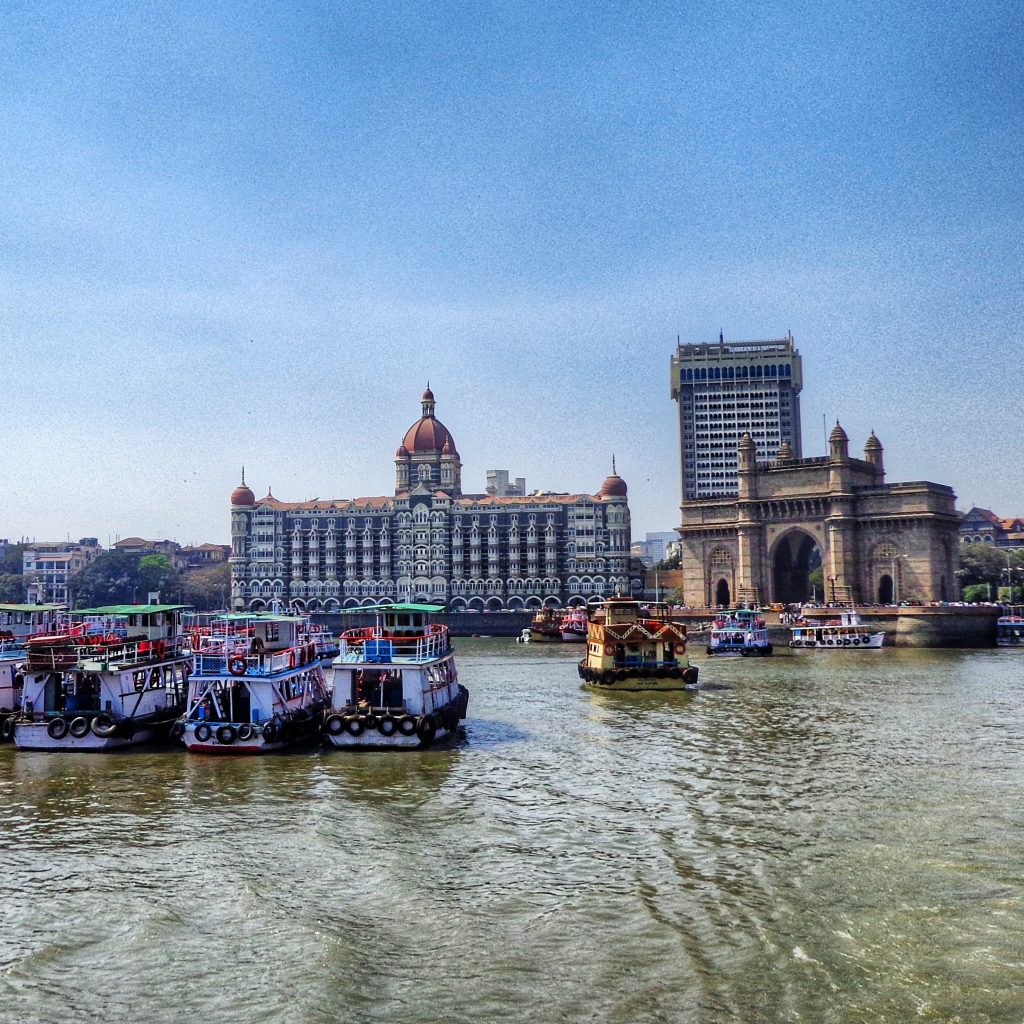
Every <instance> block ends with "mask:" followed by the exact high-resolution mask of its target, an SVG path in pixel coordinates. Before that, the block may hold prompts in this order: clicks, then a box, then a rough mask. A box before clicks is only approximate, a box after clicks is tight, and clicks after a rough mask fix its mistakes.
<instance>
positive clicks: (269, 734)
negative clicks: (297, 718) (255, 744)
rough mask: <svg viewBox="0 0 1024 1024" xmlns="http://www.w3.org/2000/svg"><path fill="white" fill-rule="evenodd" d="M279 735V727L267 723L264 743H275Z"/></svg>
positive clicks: (264, 727) (264, 729)
mask: <svg viewBox="0 0 1024 1024" xmlns="http://www.w3.org/2000/svg"><path fill="white" fill-rule="evenodd" d="M278 734H279V730H278V728H277V726H276V725H274V723H273V722H267V724H266V725H265V726H263V742H264V743H273V742H274V741H275V740H276V739H277V737H278Z"/></svg>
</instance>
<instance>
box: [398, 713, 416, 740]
mask: <svg viewBox="0 0 1024 1024" xmlns="http://www.w3.org/2000/svg"><path fill="white" fill-rule="evenodd" d="M398 731H399V732H400V733H401V734H402V735H403V736H415V735H416V719H415V718H413V716H412V715H403V716H402V717H401V718H400V719H398Z"/></svg>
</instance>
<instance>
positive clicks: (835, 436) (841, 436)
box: [828, 420, 850, 442]
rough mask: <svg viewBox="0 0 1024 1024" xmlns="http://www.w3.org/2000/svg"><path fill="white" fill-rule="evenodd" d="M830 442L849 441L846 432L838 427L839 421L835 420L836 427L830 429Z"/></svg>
mask: <svg viewBox="0 0 1024 1024" xmlns="http://www.w3.org/2000/svg"><path fill="white" fill-rule="evenodd" d="M828 439H829V441H830V442H832V441H849V440H850V439H849V438H848V437H847V436H846V431H845V430H843V428H842V427H841V426H840V425H839V420H836V425H835V426H834V427H833V428H832V433H831V434H829V435H828Z"/></svg>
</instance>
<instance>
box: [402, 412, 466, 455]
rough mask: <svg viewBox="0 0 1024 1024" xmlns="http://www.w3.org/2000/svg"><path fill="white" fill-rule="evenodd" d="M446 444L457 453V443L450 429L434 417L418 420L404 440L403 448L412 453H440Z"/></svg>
mask: <svg viewBox="0 0 1024 1024" xmlns="http://www.w3.org/2000/svg"><path fill="white" fill-rule="evenodd" d="M446 444H448V445H451V449H452V452H455V441H454V439H453V438H452V435H451V434H449V433H448V428H447V427H446V426H445V425H444V424H443V423H442V422H441V421H440V420H439V419H436V418H435V417H433V416H424V417H423V418H422V419H421V420H418V421H417V422H416V423H414V424H413V425H412V426H411V427H410V428H409V429H408V430H407V431H406V432H405V437H404V438H403V439H402V446H403V447H404V448H406V449H408V451H410V452H439V451H441V450H442V449H443V448H444V446H445V445H446Z"/></svg>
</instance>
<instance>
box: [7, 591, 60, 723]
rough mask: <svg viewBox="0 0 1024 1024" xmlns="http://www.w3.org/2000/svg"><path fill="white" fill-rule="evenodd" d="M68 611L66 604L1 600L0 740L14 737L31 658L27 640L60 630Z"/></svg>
mask: <svg viewBox="0 0 1024 1024" xmlns="http://www.w3.org/2000/svg"><path fill="white" fill-rule="evenodd" d="M66 612H67V608H66V607H65V606H64V605H62V604H0V743H9V742H11V740H12V739H13V738H14V721H15V718H16V716H17V714H18V708H19V706H20V704H21V694H22V688H23V685H24V682H25V663H26V661H27V658H28V652H27V649H26V646H25V643H26V641H27V640H28V639H29V638H30V637H34V636H43V635H46V634H50V633H53V632H55V631H57V629H58V628H59V626H60V625H61V623H62V621H63V620H64V619H66Z"/></svg>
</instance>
